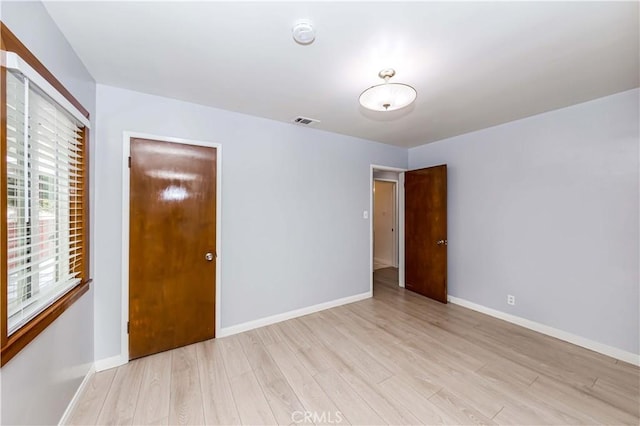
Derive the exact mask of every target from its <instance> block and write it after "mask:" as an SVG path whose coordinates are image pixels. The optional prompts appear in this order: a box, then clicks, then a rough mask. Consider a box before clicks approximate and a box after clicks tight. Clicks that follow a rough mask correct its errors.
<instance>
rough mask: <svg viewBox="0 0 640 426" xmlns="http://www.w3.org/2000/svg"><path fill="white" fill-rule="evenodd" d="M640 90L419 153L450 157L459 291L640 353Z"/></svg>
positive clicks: (412, 159) (416, 160) (417, 156)
mask: <svg viewBox="0 0 640 426" xmlns="http://www.w3.org/2000/svg"><path fill="white" fill-rule="evenodd" d="M639 93H640V92H639V90H638V89H635V90H631V91H627V92H623V93H619V94H616V95H613V96H608V97H605V98H601V99H597V100H594V101H590V102H586V103H583V104H579V105H574V106H571V107H568V108H564V109H560V110H556V111H552V112H549V113H545V114H540V115H537V116H534V117H530V118H526V119H523V120H519V121H515V122H511V123H507V124H504V125H501V126H497V127H493V128H490V129H485V130H481V131H477V132H473V133H469V134H465V135H462V136H458V137H454V138H450V139H446V140H443V141H440V142H436V143H432V144H427V145H423V146H420V147H417V148H413V149H410V150H409V166H410V168H412V169H415V168H421V167H426V166H430V165H436V164H441V163H447V165H448V171H449V175H448V189H449V204H448V208H449V216H448V220H449V222H448V226H449V232H448V234H449V235H448V236H449V238H448V239H449V246H448V249H449V293H450V294H451V295H452V296H456V297H459V298H462V299H466V300H469V301H472V302H475V303H477V304H480V305H484V306H486V307H490V308H493V309H497V310H500V311H504V312H507V313H510V314H513V315H517V316H520V317H524V318H527V319H530V320H533V321H536V322H539V323H543V324H546V325H549V326H551V327H555V328H558V329H561V330H564V331H568V332H570V333H574V334H576V335H578V336H582V337H584V338H587V339H591V340H594V341H596V342H600V343H604V344H606V345H609V346H613V347H615V348H619V349H622V350H624V351H628V352H631V353H635V354H638V353H639V352H640V351H639V348H638V345H639V342H638V339H639V334H640V332H639V330H638V327H639V314H638V310H639V300H640V295H639V290H638V286H639V284H638V283H639V276H638V267H639V265H638V258H639V249H638V217H639V208H638V205H639V202H638V201H639V200H638V191H639V185H638V169H639V165H638V155H639V152H638V151H639V150H638V144H639V138H640V134H639V129H638V127H639V124H638V120H639V119H638V114H639V110H638V103H639V97H640V95H639ZM507 294H512V295H514V296H515V297H516V305H515V306H509V305H507V304H506V297H507Z"/></svg>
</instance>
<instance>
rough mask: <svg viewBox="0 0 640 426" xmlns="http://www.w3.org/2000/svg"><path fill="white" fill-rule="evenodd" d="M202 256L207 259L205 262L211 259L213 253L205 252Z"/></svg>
mask: <svg viewBox="0 0 640 426" xmlns="http://www.w3.org/2000/svg"><path fill="white" fill-rule="evenodd" d="M204 258H205V259H206V260H207V262H211V261H212V260H213V253H211V252H207V254H205V255H204Z"/></svg>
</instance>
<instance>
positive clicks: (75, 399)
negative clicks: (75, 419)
mask: <svg viewBox="0 0 640 426" xmlns="http://www.w3.org/2000/svg"><path fill="white" fill-rule="evenodd" d="M95 372H96V368H95V364H91V368H89V371H87V374H85V376H84V379H82V383H80V386H78V389H76V393H74V394H73V398H71V401H70V402H69V405H67V409H66V410H64V413H62V417H61V418H60V421H59V422H58V425H66V424H67V423H68V422H69V416H70V415H71V412H72V411H73V409H74V408H75V406H76V404H77V403H78V400H79V399H80V395H82V392H84V388H85V387H87V385H88V384H89V380H90V379H91V376H93V375H94V373H95Z"/></svg>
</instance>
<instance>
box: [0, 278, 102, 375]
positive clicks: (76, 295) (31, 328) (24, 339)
mask: <svg viewBox="0 0 640 426" xmlns="http://www.w3.org/2000/svg"><path fill="white" fill-rule="evenodd" d="M90 284H91V280H87V281H85V282H82V283H80V284H78V285H77V286H75V287H74V288H72V289H71V290H69V291H68V292H67V293H66V294H65V295H64V296H62V297H61V298H60V299H58V300H56V301H55V302H54V303H53V304H52V305H51V306H49V307H48V308H47V309H45V310H44V311H42V312H41V313H40V314H38V315H37V316H36V317H35V318H33V319H32V320H31V321H29V322H28V323H26V324H25V325H24V326H22V327H20V329H18V330H16V332H15V333H13V334H12V335H11V336H9V338H8V339H7V344H6V345H5V346H3V347H2V350H1V352H0V367H3V366H4V365H5V364H6V363H7V362H9V360H11V359H12V358H13V357H14V356H16V354H17V353H18V352H20V351H21V350H22V349H23V348H24V347H25V346H27V345H28V344H29V343H30V342H31V341H32V340H33V339H35V338H36V337H37V336H38V335H39V334H40V333H41V332H42V331H44V330H45V329H46V328H47V327H48V326H49V324H51V323H52V322H53V321H55V320H56V318H58V317H59V316H60V315H61V314H62V313H63V312H64V311H66V310H67V309H68V308H69V307H70V306H71V305H73V304H74V303H75V301H76V300H78V299H80V297H81V296H82V295H83V294H85V293H86V292H87V291H88V290H89V285H90Z"/></svg>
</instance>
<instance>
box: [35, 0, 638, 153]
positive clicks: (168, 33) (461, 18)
mask: <svg viewBox="0 0 640 426" xmlns="http://www.w3.org/2000/svg"><path fill="white" fill-rule="evenodd" d="M45 6H46V8H47V10H48V11H49V13H50V15H51V16H52V18H53V19H54V21H55V22H56V23H57V24H58V26H59V27H60V29H61V30H62V32H63V33H64V34H65V36H66V37H67V39H68V40H69V42H70V44H71V46H72V47H73V48H74V49H75V51H76V52H77V54H78V55H79V56H80V58H81V59H82V61H83V62H84V63H85V65H86V66H87V68H88V70H89V72H90V73H91V74H92V75H93V76H94V78H95V79H96V81H97V82H98V83H102V84H107V85H113V86H118V87H123V88H128V89H133V90H137V91H140V92H146V93H151V94H156V95H161V96H166V97H170V98H176V99H181V100H185V101H190V102H195V103H199V104H204V105H210V106H213V107H217V108H223V109H226V110H231V111H237V112H242V113H246V114H251V115H256V116H260V117H266V118H270V119H274V120H279V121H285V122H289V121H291V120H292V119H293V118H294V117H295V116H297V115H302V116H306V117H311V118H315V119H318V120H320V121H321V122H320V123H317V124H315V125H314V127H316V128H319V129H323V130H327V131H331V132H336V133H342V134H347V135H352V136H357V137H361V138H366V139H370V140H375V141H379V142H383V143H388V144H393V145H398V146H404V147H412V146H417V145H421V144H424V143H428V142H432V141H436V140H440V139H443V138H447V137H450V136H455V135H459V134H462V133H467V132H470V131H474V130H478V129H482V128H486V127H490V126H494V125H497V124H500V123H505V122H508V121H512V120H515V119H519V118H523V117H526V116H530V115H533V114H538V113H540V112H544V111H549V110H553V109H557V108H561V107H564V106H568V105H572V104H575V103H579V102H583V101H586V100H590V99H594V98H598V97H601V96H605V95H609V94H613V93H617V92H620V91H624V90H628V89H632V88H634V87H638V86H639V78H640V77H639V75H640V69H639V55H640V53H639V52H640V46H639V26H640V25H639V21H638V6H639V4H638V2H526V3H525V2H491V3H485V2H483V3H480V2H410V3H399V2H371V3H364V2H311V3H306V2H257V3H248V2H158V1H153V2H94V1H91V2H88V1H86V2H45ZM301 18H307V19H310V20H311V21H312V22H313V24H314V26H315V28H316V31H317V38H316V40H315V42H314V43H313V44H311V45H307V46H303V45H299V44H297V43H295V42H294V41H293V39H292V36H291V28H292V26H293V24H294V23H295V22H296V20H298V19H301ZM389 67H391V68H395V70H396V76H395V77H394V78H393V79H392V80H391V81H392V82H399V83H400V82H401V83H406V84H410V85H412V86H413V87H415V88H416V90H417V91H418V98H417V100H416V102H415V104H413V105H412V106H410V107H407V108H405V109H403V110H399V111H394V112H388V113H374V112H370V111H367V110H364V109H363V108H362V107H360V106H359V104H358V96H359V95H360V93H361V92H362V91H363V90H364V89H366V88H367V87H369V86H372V85H374V84H379V83H381V80H380V79H379V78H378V76H377V74H378V71H380V70H381V69H383V68H389Z"/></svg>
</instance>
